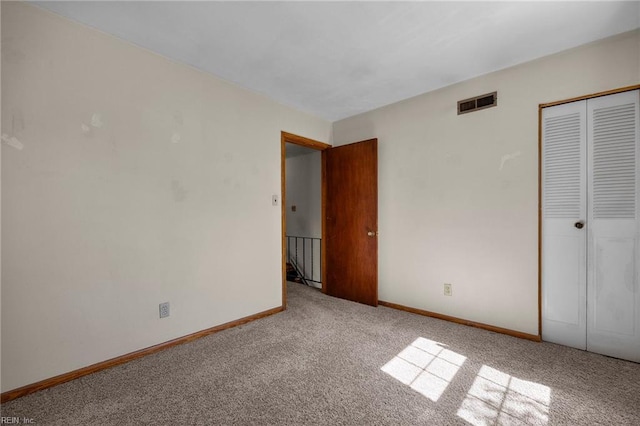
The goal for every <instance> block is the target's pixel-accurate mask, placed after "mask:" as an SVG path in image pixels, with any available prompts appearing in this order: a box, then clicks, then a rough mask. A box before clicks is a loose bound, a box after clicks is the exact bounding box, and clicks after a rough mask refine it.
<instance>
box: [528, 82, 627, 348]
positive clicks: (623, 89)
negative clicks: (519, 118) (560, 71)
mask: <svg viewBox="0 0 640 426" xmlns="http://www.w3.org/2000/svg"><path fill="white" fill-rule="evenodd" d="M638 89H640V84H636V85H633V86H626V87H621V88H618V89H613V90H607V91H604V92H597V93H592V94H590V95H584V96H578V97H575V98H570V99H564V100H561V101H555V102H548V103H544V104H539V105H538V338H539V339H540V340H542V110H543V109H544V108H549V107H553V106H557V105H562V104H568V103H571V102H579V101H583V100H587V99H593V98H599V97H602V96H608V95H615V94H616V93H623V92H630V91H632V90H638Z"/></svg>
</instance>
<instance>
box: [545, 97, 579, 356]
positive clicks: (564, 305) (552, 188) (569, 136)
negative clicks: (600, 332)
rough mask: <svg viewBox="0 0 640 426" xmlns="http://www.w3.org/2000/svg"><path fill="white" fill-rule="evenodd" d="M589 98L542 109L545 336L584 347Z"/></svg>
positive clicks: (551, 339) (551, 340)
mask: <svg viewBox="0 0 640 426" xmlns="http://www.w3.org/2000/svg"><path fill="white" fill-rule="evenodd" d="M586 110H587V109H586V103H585V102H584V101H582V102H574V103H570V104H565V105H559V106H556V107H553V108H546V109H544V110H543V115H542V120H543V132H542V188H543V193H542V219H543V223H542V262H541V268H542V338H543V340H545V341H548V342H554V343H560V344H563V345H567V346H572V347H575V348H579V349H586V293H587V291H586V273H587V256H586V232H585V229H584V227H583V228H581V229H579V228H578V227H576V223H581V222H584V221H585V219H586V208H587V202H586V176H587V175H586V157H587V155H586V143H585V142H586Z"/></svg>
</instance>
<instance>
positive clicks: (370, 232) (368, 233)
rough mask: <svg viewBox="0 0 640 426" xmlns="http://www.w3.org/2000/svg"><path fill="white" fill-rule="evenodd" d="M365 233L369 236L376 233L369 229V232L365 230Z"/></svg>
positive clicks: (373, 235)
mask: <svg viewBox="0 0 640 426" xmlns="http://www.w3.org/2000/svg"><path fill="white" fill-rule="evenodd" d="M367 235H368V236H370V237H375V236H376V233H375V232H373V231H369V232H367Z"/></svg>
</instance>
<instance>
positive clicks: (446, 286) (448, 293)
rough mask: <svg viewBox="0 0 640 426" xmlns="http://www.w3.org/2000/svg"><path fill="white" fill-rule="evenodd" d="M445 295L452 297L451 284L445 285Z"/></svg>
mask: <svg viewBox="0 0 640 426" xmlns="http://www.w3.org/2000/svg"><path fill="white" fill-rule="evenodd" d="M444 295H445V296H451V284H449V283H444Z"/></svg>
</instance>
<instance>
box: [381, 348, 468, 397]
mask: <svg viewBox="0 0 640 426" xmlns="http://www.w3.org/2000/svg"><path fill="white" fill-rule="evenodd" d="M446 346H447V345H444V344H442V343H438V342H435V341H433V340H429V339H425V338H424V337H419V338H417V339H416V340H415V341H414V342H413V343H411V345H409V346H407V347H406V348H404V349H403V350H402V352H400V353H399V354H398V355H396V356H395V357H394V358H393V359H392V360H391V361H389V362H388V363H386V364H385V365H384V366H383V367H382V368H381V370H382V371H384V372H385V373H387V374H388V375H390V376H391V377H393V378H395V379H396V380H398V381H399V382H401V383H403V384H405V385H407V386H410V387H411V389H413V390H415V391H417V392H419V393H420V394H422V395H423V396H425V397H426V398H429V399H430V400H431V401H433V402H436V401H438V399H439V398H440V396H441V395H442V393H443V392H444V391H445V389H447V386H449V383H451V381H452V380H453V378H454V376H455V375H456V373H457V372H458V370H459V369H460V367H461V366H462V364H463V363H464V362H465V360H466V359H467V357H465V356H463V355H460V354H458V353H455V352H453V351H451V350H449V349H446Z"/></svg>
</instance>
